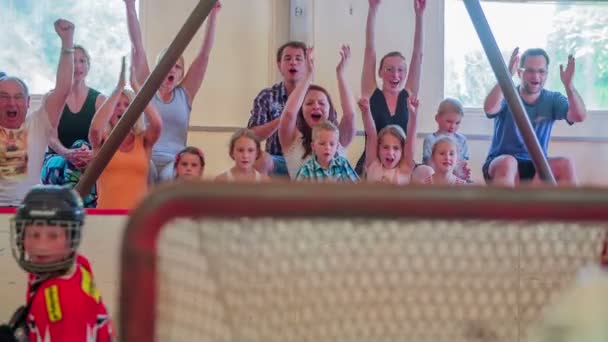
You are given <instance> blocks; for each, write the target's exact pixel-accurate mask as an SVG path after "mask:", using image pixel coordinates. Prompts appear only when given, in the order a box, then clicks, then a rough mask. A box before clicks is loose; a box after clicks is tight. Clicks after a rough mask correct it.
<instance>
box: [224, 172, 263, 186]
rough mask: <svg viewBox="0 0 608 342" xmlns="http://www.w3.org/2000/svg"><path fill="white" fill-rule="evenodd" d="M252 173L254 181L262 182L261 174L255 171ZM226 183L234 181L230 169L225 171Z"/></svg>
mask: <svg viewBox="0 0 608 342" xmlns="http://www.w3.org/2000/svg"><path fill="white" fill-rule="evenodd" d="M253 172H255V177H254V181H255V182H256V183H257V182H260V181H261V180H262V174H261V173H259V172H257V171H256V170H253ZM226 181H228V182H235V181H236V179H235V178H234V175H233V174H232V169H228V171H226Z"/></svg>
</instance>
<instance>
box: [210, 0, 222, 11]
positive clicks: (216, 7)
mask: <svg viewBox="0 0 608 342" xmlns="http://www.w3.org/2000/svg"><path fill="white" fill-rule="evenodd" d="M221 9H222V3H221V2H220V1H219V0H218V1H217V2H216V3H215V6H213V9H211V13H212V14H217V13H219V12H220V10H221Z"/></svg>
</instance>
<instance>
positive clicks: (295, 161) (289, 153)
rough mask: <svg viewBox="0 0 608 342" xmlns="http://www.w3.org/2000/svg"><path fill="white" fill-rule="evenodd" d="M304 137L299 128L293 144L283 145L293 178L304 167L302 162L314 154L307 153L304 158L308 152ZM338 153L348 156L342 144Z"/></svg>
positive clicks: (290, 176) (288, 170)
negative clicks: (303, 143) (305, 147)
mask: <svg viewBox="0 0 608 342" xmlns="http://www.w3.org/2000/svg"><path fill="white" fill-rule="evenodd" d="M303 138H304V137H303V135H302V132H300V131H299V130H298V131H297V136H296V138H295V139H294V140H293V143H292V144H291V146H289V147H288V148H284V147H283V157H285V164H286V165H287V172H288V173H289V178H291V179H296V175H297V174H298V171H299V170H300V168H301V167H302V164H304V163H305V162H307V161H308V160H309V159H311V158H312V156H313V154H312V153H311V154H309V155H307V156H306V158H302V156H303V155H304V153H305V152H306V151H305V150H304V145H302V140H303ZM338 155H340V156H342V157H345V158H346V156H345V155H344V148H343V147H342V145H339V146H338Z"/></svg>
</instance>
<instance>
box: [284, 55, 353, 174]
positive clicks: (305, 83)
mask: <svg viewBox="0 0 608 342" xmlns="http://www.w3.org/2000/svg"><path fill="white" fill-rule="evenodd" d="M312 52H313V51H312V49H309V50H308V51H307V53H306V64H307V66H308V70H307V75H306V77H304V79H303V80H302V81H300V82H299V83H298V84H297V85H296V88H295V89H294V90H293V92H292V93H291V94H290V95H289V98H288V99H287V103H286V104H285V108H284V109H283V113H281V120H280V122H279V141H280V143H281V147H282V149H283V155H284V156H285V162H286V164H287V170H288V171H289V177H290V178H291V179H295V176H296V173H297V172H298V170H299V169H300V167H301V166H302V164H304V162H305V161H306V160H308V159H309V158H310V157H311V155H312V145H311V144H312V126H314V125H315V124H317V123H320V122H323V121H325V120H327V121H330V122H331V123H333V124H334V125H336V126H338V129H339V131H340V141H339V142H340V147H339V148H338V153H339V154H344V151H343V148H346V147H348V145H350V143H351V142H352V140H353V137H354V136H355V133H356V128H355V120H354V118H355V99H354V98H353V96H352V93H351V90H350V88H349V87H348V84H347V82H346V78H345V77H344V69H345V67H346V65H347V63H348V60H349V59H350V47H349V46H348V45H343V46H342V48H341V49H340V62H339V63H338V66H337V67H336V74H337V77H338V89H339V92H340V104H341V105H342V112H343V115H342V119H341V120H340V123H339V124H338V122H337V121H338V120H337V113H336V111H335V109H334V106H333V104H332V102H331V98H330V96H329V93H328V92H327V90H325V89H324V88H322V87H320V86H318V85H314V84H312V79H313V69H314V61H313V57H312Z"/></svg>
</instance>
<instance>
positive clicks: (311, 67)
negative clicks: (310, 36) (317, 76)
mask: <svg viewBox="0 0 608 342" xmlns="http://www.w3.org/2000/svg"><path fill="white" fill-rule="evenodd" d="M314 53H315V49H314V48H313V47H309V48H308V49H306V57H305V58H306V72H307V76H308V78H309V79H312V77H313V75H314V73H315V56H314Z"/></svg>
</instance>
